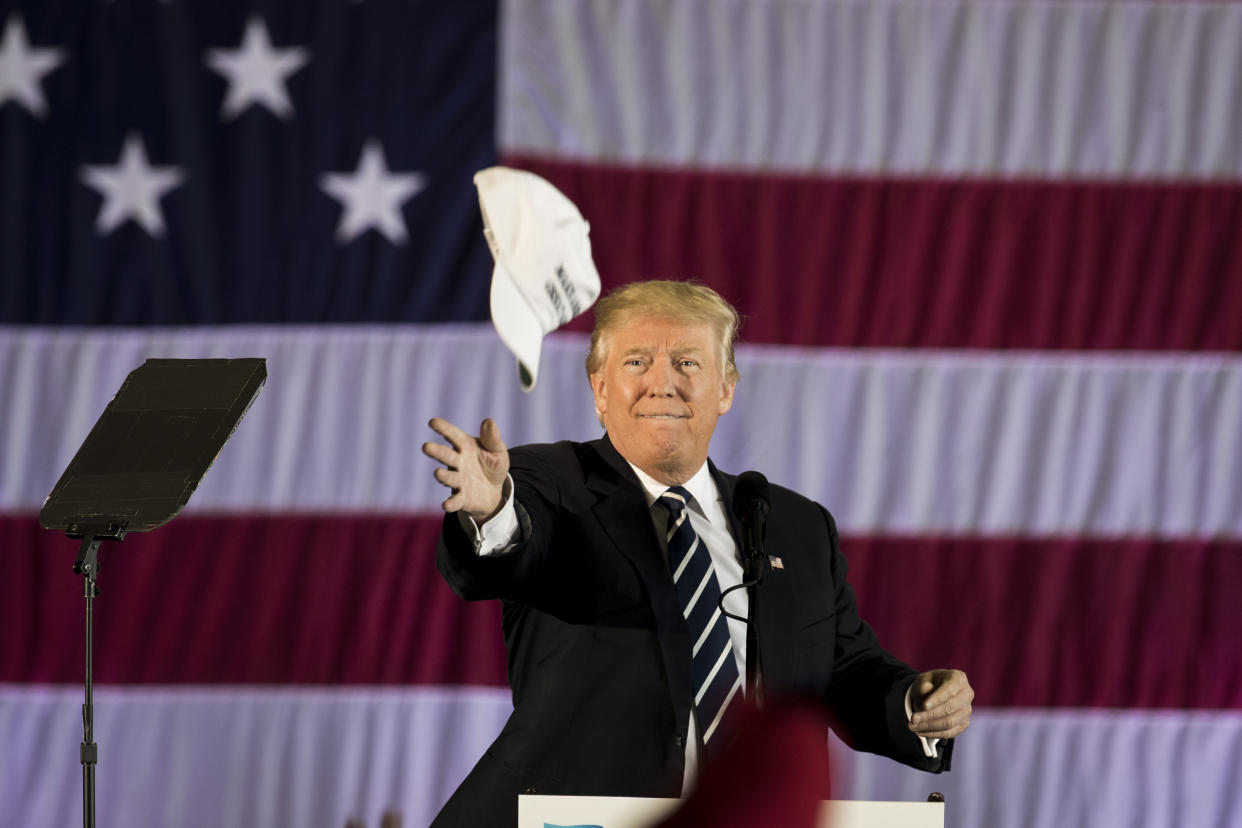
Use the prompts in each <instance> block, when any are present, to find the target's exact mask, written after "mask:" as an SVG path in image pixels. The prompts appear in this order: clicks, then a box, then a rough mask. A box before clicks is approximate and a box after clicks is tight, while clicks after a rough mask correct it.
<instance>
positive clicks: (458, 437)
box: [427, 417, 474, 451]
mask: <svg viewBox="0 0 1242 828" xmlns="http://www.w3.org/2000/svg"><path fill="white" fill-rule="evenodd" d="M427 425H429V426H431V430H432V431H434V432H435V433H436V434H439V435H440V436H441V437H443V438H444V439H445V440H448V441H449V444H450V445H451V446H452V447H453V448H455V449H457V450H458V451H461V450H462V447H463V446H465V445H467V444H469V443H471V442H473V441H474V438H473V437H471V436H470V435H469V434H467V433H466V432H464V431H462V430H461V429H460V428H458V427H457V426H455V425H453V424H452V423H450V422H449V421H448V420H445V419H443V418H441V417H432V418H431V420H430V422H428V423H427Z"/></svg>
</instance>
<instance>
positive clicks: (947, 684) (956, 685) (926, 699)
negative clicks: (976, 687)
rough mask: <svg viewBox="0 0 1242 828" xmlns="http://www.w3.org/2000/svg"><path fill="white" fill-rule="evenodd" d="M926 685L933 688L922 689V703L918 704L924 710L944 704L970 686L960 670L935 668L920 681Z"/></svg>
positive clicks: (923, 685)
mask: <svg viewBox="0 0 1242 828" xmlns="http://www.w3.org/2000/svg"><path fill="white" fill-rule="evenodd" d="M928 685H931V686H932V687H934V688H935V689H934V690H924V692H923V703H922V704H921V705H920V707H922V708H923V709H924V710H932V709H934V708H937V707H939V706H941V705H943V704H946V703H947V702H948V701H949V699H951V698H954V697H955V696H957V695H958V694H960V693H961V692H962V691H964V690H968V689H969V688H970V683H969V682H967V681H966V674H965V673H963V672H962V671H960V670H935V671H933V672H932V673H930V674H929V675H927V676H926V678H924V680H923V682H922V687H928ZM937 685H938V686H937ZM972 698H973V693H972Z"/></svg>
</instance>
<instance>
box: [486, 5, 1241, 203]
mask: <svg viewBox="0 0 1242 828" xmlns="http://www.w3.org/2000/svg"><path fill="white" fill-rule="evenodd" d="M501 36H502V38H503V43H502V47H501V49H500V54H501V63H502V66H501V71H500V78H501V88H500V107H499V125H498V129H499V138H498V140H499V143H500V146H501V149H502V151H504V152H510V153H528V154H534V155H541V156H556V157H559V158H567V159H583V160H588V161H602V162H604V163H608V164H616V163H626V164H641V165H648V166H686V167H709V168H711V167H718V168H725V169H730V170H736V169H739V168H740V169H763V170H781V171H796V172H821V173H849V174H859V173H861V174H868V173H875V174H890V175H891V174H898V175H934V176H957V175H986V176H1027V175H1032V176H1054V177H1083V176H1088V177H1099V176H1105V177H1114V176H1119V177H1128V178H1136V179H1146V178H1167V177H1176V178H1198V179H1221V178H1226V179H1238V178H1242V117H1239V112H1240V110H1239V106H1240V104H1239V91H1238V78H1240V77H1242V4H1238V3H1233V2H1225V3H1146V2H1123V3H1085V2H1084V3H1078V2H1069V3H1064V2H1042V3H1041V2H1025V3H999V2H998V3H977V2H971V0H939V2H934V3H926V2H885V3H854V2H831V0H826V1H825V2H750V3H721V2H718V0H679V1H678V2H675V3H661V4H658V13H653V9H652V7H651V3H650V0H609V2H597V0H509V2H507V3H506V4H505V17H504V25H502V26H501ZM1051 56H1055V58H1052V57H1051ZM843 125H844V126H843Z"/></svg>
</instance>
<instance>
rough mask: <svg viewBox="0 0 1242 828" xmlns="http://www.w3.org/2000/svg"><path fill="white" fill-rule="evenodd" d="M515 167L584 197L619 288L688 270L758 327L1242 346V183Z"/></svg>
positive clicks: (512, 160) (816, 338) (769, 332)
mask: <svg viewBox="0 0 1242 828" xmlns="http://www.w3.org/2000/svg"><path fill="white" fill-rule="evenodd" d="M506 163H508V164H510V165H513V166H519V167H523V168H525V169H529V170H531V171H533V172H535V173H538V174H539V175H542V176H544V177H545V178H547V179H548V180H549V181H551V182H552V183H553V184H555V185H556V186H558V187H559V188H561V190H562V191H564V193H565V194H566V195H567V196H569V198H570V199H572V200H573V201H574V202H575V203H576V204H577V205H578V206H579V208H580V209H581V210H582V213H583V215H584V216H585V217H586V218H587V220H588V221H590V222H591V240H592V242H591V243H592V248H593V252H594V256H595V261H596V262H598V263H599V265H600V272H601V276H602V278H603V280H604V282H605V288H608V287H611V286H615V285H618V284H621V283H624V282H629V281H632V280H635V279H650V278H689V277H693V278H695V279H698V280H699V281H702V282H705V283H707V284H710V285H712V286H713V287H715V288H717V289H718V290H720V291H721V293H722V294H724V296H725V297H726V298H727V299H729V300H730V301H733V302H735V303H736V304H737V305H738V307H739V309H740V310H742V311H743V312H744V313H745V315H746V317H747V321H746V325H745V327H744V328H743V337H744V338H745V339H746V340H747V341H750V342H776V343H786V344H792V345H829V346H864V347H930V348H1030V349H1080V350H1086V349H1136V350H1236V349H1240V348H1242V322H1239V320H1242V232H1239V228H1242V183H1236V182H1235V183H1216V184H1202V183H1199V184H1196V183H1141V182H1120V181H1118V182H1112V181H1035V180H1008V181H1003V180H987V179H984V180H979V179H974V180H948V179H889V178H818V177H811V176H792V175H783V176H782V175H772V174H765V175H758V174H742V173H724V172H703V171H690V170H677V169H651V168H630V167H607V166H601V165H596V164H583V163H570V162H562V161H553V160H549V159H542V158H530V157H520V156H511V157H509V158H507V159H506ZM589 326H590V319H589V317H588V318H585V319H578V320H576V321H575V322H574V323H572V325H571V327H573V328H575V329H578V330H587V329H589Z"/></svg>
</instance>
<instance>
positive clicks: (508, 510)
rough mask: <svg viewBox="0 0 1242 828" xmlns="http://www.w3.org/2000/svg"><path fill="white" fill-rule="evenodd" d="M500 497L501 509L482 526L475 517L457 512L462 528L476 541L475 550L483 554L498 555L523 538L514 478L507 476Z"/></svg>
mask: <svg viewBox="0 0 1242 828" xmlns="http://www.w3.org/2000/svg"><path fill="white" fill-rule="evenodd" d="M500 497H501V499H502V503H501V506H500V511H499V512H497V513H496V514H494V515H492V517H491V519H489V520H487V521H485V522H484V523H483V525H482V526H480V525H479V524H478V523H477V522H475V519H474V518H472V517H470V515H468V514H466V513H465V512H464V511H463V512H458V513H457V520H458V522H459V523H460V524H461V528H462V530H463V531H464V532H465V533H466V534H468V535H470V537H471V540H473V541H474V551H475V553H476V554H478V555H481V556H484V557H486V556H488V555H498V554H500V553H501V552H504V551H505V550H506V549H508V548H509V547H511V546H513V545H514V544H516V543H517V542H518V541H520V540H521V531H522V527H521V524H520V521H519V520H518V513H517V505H516V501H515V499H514V497H513V478H512V477H509V476H508V475H506V476H505V483H504V488H503V489H502V490H501V493H500Z"/></svg>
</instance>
